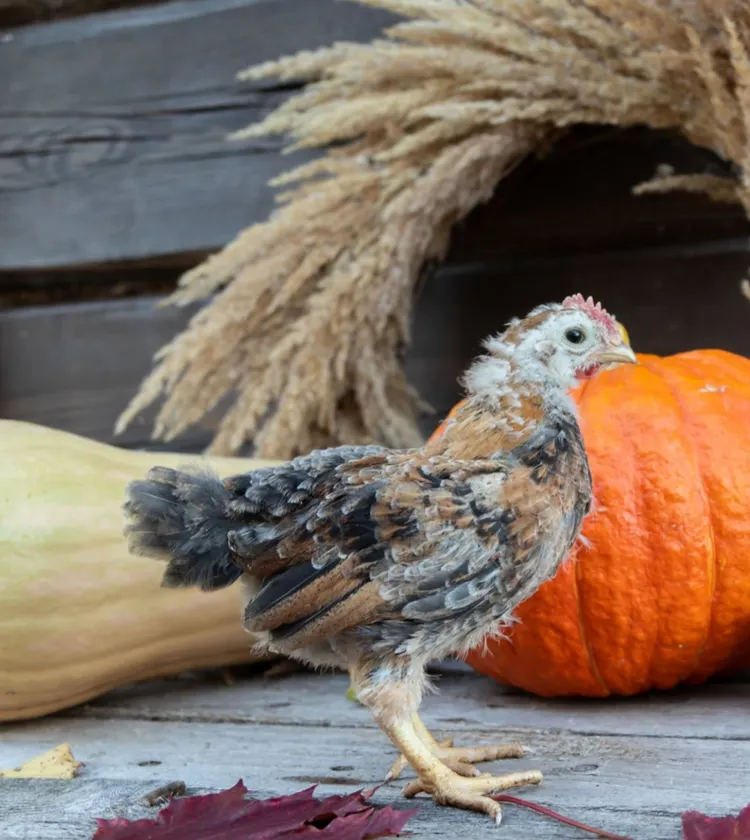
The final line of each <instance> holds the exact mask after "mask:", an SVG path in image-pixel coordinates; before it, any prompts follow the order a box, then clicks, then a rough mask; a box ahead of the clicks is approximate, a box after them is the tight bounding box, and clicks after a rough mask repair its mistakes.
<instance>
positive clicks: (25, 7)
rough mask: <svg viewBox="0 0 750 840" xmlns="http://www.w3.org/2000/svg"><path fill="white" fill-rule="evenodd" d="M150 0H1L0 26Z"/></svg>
mask: <svg viewBox="0 0 750 840" xmlns="http://www.w3.org/2000/svg"><path fill="white" fill-rule="evenodd" d="M150 2H152V0H0V27H11V26H24V25H28V24H30V23H40V22H41V21H50V20H62V19H63V18H69V17H75V16H76V15H84V14H91V13H92V12H102V11H105V10H108V9H125V8H130V7H132V6H145V5H148V4H149V3H150ZM193 2H199V0H193Z"/></svg>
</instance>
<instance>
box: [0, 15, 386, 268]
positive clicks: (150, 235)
mask: <svg viewBox="0 0 750 840" xmlns="http://www.w3.org/2000/svg"><path fill="white" fill-rule="evenodd" d="M393 20H394V18H393V16H392V15H388V14H385V13H384V12H382V11H379V10H376V9H372V8H366V7H362V6H359V5H358V4H356V3H351V2H341V0H202V2H200V3H196V2H190V1H189V0H186V2H176V3H169V4H163V5H159V6H155V7H145V8H138V9H132V10H128V11H123V12H114V13H110V14H101V15H92V16H87V17H84V18H78V19H74V20H70V21H63V22H58V23H52V24H43V25H38V26H31V27H27V28H24V29H21V30H17V31H16V32H14V33H11V35H10V36H9V37H8V38H6V39H4V40H3V42H0V78H1V79H3V85H2V86H0V138H2V139H0V195H1V196H2V202H3V213H2V217H1V219H0V269H9V268H39V267H44V266H65V265H78V264H87V263H95V262H109V261H113V260H121V259H140V258H145V257H149V256H153V255H170V254H174V253H182V252H185V251H188V252H195V251H198V250H210V249H213V248H216V247H218V246H220V245H223V244H224V243H225V242H226V241H228V240H229V239H230V238H232V237H233V236H234V235H235V234H236V233H237V232H238V231H239V230H240V229H241V228H242V227H243V226H245V225H247V224H248V223H250V222H253V221H258V220H260V219H263V218H265V217H266V216H267V215H268V213H269V212H270V211H271V209H272V206H273V200H272V194H271V192H270V190H269V189H268V188H267V187H266V183H267V181H268V179H269V178H272V177H273V176H274V175H276V174H278V173H279V172H280V171H282V170H283V169H285V168H287V167H289V166H290V165H292V164H293V163H294V161H295V160H297V161H301V160H304V159H306V158H309V156H310V155H302V154H300V155H296V156H292V157H282V156H281V154H280V153H279V147H280V142H279V141H277V140H275V139H274V140H270V141H265V140H261V141H253V142H247V143H236V142H229V141H228V140H227V135H228V134H229V133H230V132H232V131H234V130H236V129H239V128H241V127H243V126H245V125H247V124H248V123H250V122H253V121H255V120H257V119H259V118H261V117H262V116H263V115H264V114H266V113H267V112H268V111H269V109H271V108H272V107H274V106H275V105H277V104H278V103H279V102H280V101H281V100H282V98H283V97H284V95H285V93H284V91H283V90H275V89H268V86H266V89H264V91H263V92H258V91H257V90H255V89H254V88H253V86H250V85H241V84H239V83H238V82H237V81H236V74H237V73H238V72H239V71H240V70H242V69H244V68H245V67H247V66H248V65H250V64H252V63H254V62H259V61H265V60H269V59H273V58H276V57H277V56H279V55H280V54H285V53H291V52H296V51H297V50H300V49H311V48H314V47H317V46H322V45H325V44H328V43H330V42H332V41H335V40H358V41H361V40H365V39H368V38H371V37H373V36H376V35H377V34H378V33H379V32H380V31H381V29H382V27H383V25H385V24H386V23H388V22H391V21H393ZM6 80H8V81H6Z"/></svg>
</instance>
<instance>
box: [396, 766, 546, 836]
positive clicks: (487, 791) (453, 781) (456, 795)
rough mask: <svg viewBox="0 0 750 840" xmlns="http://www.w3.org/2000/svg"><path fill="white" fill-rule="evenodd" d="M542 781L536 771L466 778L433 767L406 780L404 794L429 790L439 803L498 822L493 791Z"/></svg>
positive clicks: (498, 811) (497, 809)
mask: <svg viewBox="0 0 750 840" xmlns="http://www.w3.org/2000/svg"><path fill="white" fill-rule="evenodd" d="M541 781H542V774H541V773H540V772H539V771H538V770H522V771H521V772H520V773H508V774H507V775H505V776H490V775H489V774H488V773H483V774H482V775H481V776H478V777H476V778H474V779H467V778H466V777H464V776H459V775H457V774H456V773H453V772H452V771H451V770H449V769H447V768H434V769H433V770H432V771H431V772H429V773H428V774H424V775H421V776H420V777H419V778H418V779H415V780H414V781H412V782H409V784H408V785H406V787H405V788H404V790H403V795H404V796H405V797H406V798H407V799H411V798H412V797H414V796H416V795H417V794H418V793H428V794H430V795H431V796H432V798H433V799H434V800H435V802H436V803H437V804H438V805H452V806H454V807H456V808H465V809H467V810H469V811H479V812H480V813H483V814H487V815H488V816H489V817H492V819H493V820H494V821H495V822H496V823H497V824H498V825H499V824H500V821H501V820H502V807H501V805H500V803H499V802H497V801H496V800H495V799H493V798H492V794H493V793H499V792H500V791H503V790H509V789H510V788H516V787H524V786H525V785H538V784H540V782H541Z"/></svg>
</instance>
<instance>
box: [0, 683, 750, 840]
mask: <svg viewBox="0 0 750 840" xmlns="http://www.w3.org/2000/svg"><path fill="white" fill-rule="evenodd" d="M455 679H456V681H457V684H456V686H455V688H454V689H452V690H450V691H449V692H444V693H443V695H442V696H440V697H438V698H432V699H430V700H428V701H427V702H426V703H425V708H426V709H429V708H431V707H433V710H434V707H440V708H441V710H442V711H441V718H442V719H443V720H444V721H445V723H446V724H449V723H450V726H446V728H453V727H454V724H453V722H454V721H456V720H461V721H463V723H464V725H463V726H462V731H461V732H460V736H459V738H458V741H459V743H467V744H471V743H478V742H492V741H497V740H503V739H508V738H509V737H521V738H522V739H523V741H524V743H526V744H527V746H528V747H530V748H531V750H533V755H530V756H527V757H526V758H523V759H521V760H518V761H512V762H511V761H507V762H497V763H496V764H495V765H492V769H493V770H494V771H496V772H502V771H505V770H515V769H521V768H523V767H539V768H540V769H542V771H543V772H544V773H545V781H544V784H543V785H542V786H541V787H540V788H539V789H529V790H524V791H522V792H521V794H520V795H522V796H523V797H525V798H528V799H530V800H533V801H535V802H540V803H542V804H544V805H547V806H549V807H551V808H555V809H557V810H560V811H562V812H563V813H566V814H568V815H570V816H573V817H575V818H577V819H579V820H583V821H586V822H588V823H590V824H593V825H596V826H597V827H599V828H602V829H607V830H609V831H614V832H618V833H620V834H625V835H628V836H631V837H642V838H648V840H674V838H676V837H677V836H679V831H680V813H681V812H682V811H683V810H687V809H692V808H696V809H699V810H703V811H705V812H707V813H711V814H714V815H724V814H726V813H733V812H734V813H736V812H737V811H738V810H739V809H740V808H741V807H743V806H744V805H745V804H746V802H747V786H746V784H745V781H744V777H743V776H742V774H741V773H737V772H736V768H737V767H743V766H746V764H747V763H748V761H750V740H749V736H750V729H749V728H748V727H749V726H750V724H748V721H747V715H746V714H743V713H742V712H741V711H740V710H739V709H738V708H735V707H732V706H731V705H729V706H728V705H727V697H726V695H725V694H723V693H722V692H721V691H719V692H718V693H717V694H716V695H714V696H713V697H712V694H711V692H699V693H700V694H701V695H702V699H701V700H700V701H698V704H697V705H696V706H695V707H694V710H695V711H696V712H697V713H696V715H695V717H692V718H691V717H690V716H689V715H687V714H685V711H684V709H685V707H686V706H689V705H690V699H689V698H690V694H688V695H687V697H686V698H685V699H684V700H683V702H682V703H681V704H680V703H679V702H675V700H674V699H670V697H671V695H664V697H663V698H641V699H640V700H635V701H627V702H625V703H619V702H617V701H613V702H610V703H608V704H607V708H608V709H609V710H610V711H609V713H607V714H605V715H599V714H597V712H594V710H592V709H590V705H591V704H589V703H579V704H555V703H551V704H549V705H551V706H556V705H557V706H559V707H560V708H559V710H558V712H557V723H556V725H551V720H550V717H549V715H547V716H545V714H544V713H543V712H540V711H539V709H538V707H537V704H536V701H535V700H531V699H529V698H526V697H517V698H516V703H517V705H516V708H515V710H514V715H513V720H511V716H510V715H509V716H508V718H491V717H490V715H491V714H492V713H493V708H492V707H491V706H488V701H489V700H491V699H492V693H491V691H490V688H491V687H484V688H483V687H482V686H481V685H480V684H478V682H477V680H476V679H474V678H466V677H456V678H455ZM297 680H303V682H297ZM284 682H285V681H282V682H280V683H274V684H273V685H275V688H273V689H269V688H268V687H267V686H266V687H265V688H263V686H264V685H265V684H264V683H263V682H262V681H250V682H248V683H246V684H244V685H238V686H235V687H233V688H226V687H225V688H215V689H203V691H204V692H205V693H206V694H205V696H206V698H209V697H210V695H214V694H223V695H225V701H224V702H225V704H226V705H227V707H228V708H231V710H232V714H236V713H237V712H238V711H240V710H248V709H260V708H261V707H263V706H268V705H269V703H274V702H275V703H276V704H280V703H283V702H293V704H294V705H295V706H296V707H298V708H299V709H301V710H302V711H301V712H300V714H301V715H302V716H303V717H304V709H305V708H306V707H307V705H308V703H315V704H317V703H320V702H322V701H324V702H325V707H326V714H325V718H324V720H323V721H321V722H320V723H319V724H313V723H309V722H303V721H302V719H301V718H300V719H298V720H297V721H295V722H294V723H293V724H292V725H290V723H291V722H290V721H285V722H284V724H283V725H282V724H278V723H262V722H256V723H248V722H244V723H243V722H240V721H239V720H238V719H237V718H236V717H233V718H232V720H233V721H234V722H218V723H203V722H196V721H192V722H186V721H184V720H183V721H182V722H181V721H180V720H179V718H177V719H176V720H175V719H173V720H164V721H150V720H138V719H133V720H111V719H101V720H91V719H85V718H80V717H79V718H75V717H73V716H71V715H70V714H64V715H61V716H56V717H55V718H49V719H44V720H39V721H36V722H31V723H26V724H22V725H16V726H10V727H5V729H4V732H3V741H2V747H0V764H10V765H14V764H17V763H19V762H21V761H23V760H25V759H27V758H29V757H31V756H33V755H35V754H37V753H39V752H42V751H44V750H46V749H48V748H49V747H50V746H53V745H55V744H57V743H61V742H63V741H65V742H69V743H70V744H71V745H72V748H73V752H74V755H75V756H76V758H77V759H79V760H82V761H84V762H85V767H84V769H83V771H82V774H81V777H80V778H79V779H77V780H74V781H73V782H64V783H63V782H35V781H11V782H6V783H4V784H3V785H1V786H0V813H2V815H3V817H2V819H3V838H4V840H29V838H30V837H31V836H32V834H31V833H30V832H33V837H34V840H52V839H53V838H54V839H55V840H58V838H62V837H64V838H66V840H68V838H71V839H72V838H81V840H83V838H87V839H88V838H90V836H91V833H92V825H93V817H94V816H104V817H113V816H128V817H130V818H135V817H144V816H153V815H154V811H152V810H148V809H146V808H145V807H144V806H143V805H142V804H140V803H139V801H138V798H139V797H140V796H142V795H143V794H145V793H146V792H147V791H149V790H151V789H153V788H154V787H156V786H158V785H161V784H164V783H165V782H168V781H173V780H177V779H180V780H182V781H184V782H185V783H186V785H187V787H188V792H189V793H197V792H202V791H208V790H217V789H220V788H222V787H226V786H229V785H231V784H234V783H235V782H236V781H237V779H238V778H242V779H243V780H244V781H245V783H246V784H247V786H248V787H249V788H250V789H251V790H255V791H257V792H258V793H259V794H260V795H262V796H270V795H278V794H282V793H290V792H292V791H294V790H299V789H300V788H304V787H308V786H309V785H310V784H314V783H315V782H321V785H320V788H319V793H321V794H322V793H327V792H338V793H342V792H350V791H353V790H356V789H361V788H363V787H365V788H366V787H370V786H372V785H375V784H378V783H379V782H380V781H381V780H382V778H383V775H384V773H385V771H386V769H387V768H388V766H389V763H390V761H391V760H392V759H393V758H394V751H393V748H392V747H391V746H390V745H389V744H388V742H387V741H386V739H385V736H383V735H382V734H381V733H380V732H379V731H378V730H377V729H375V728H373V727H372V726H371V725H367V726H364V725H362V723H363V722H364V720H365V717H366V713H365V712H364V710H361V709H359V708H358V707H356V706H353V704H351V703H350V701H348V700H346V699H345V697H344V686H345V681H344V680H343V679H342V678H340V677H325V676H314V675H308V676H306V677H304V678H303V677H299V678H294V681H293V683H292V684H290V685H288V686H287V687H286V688H285V687H284ZM462 682H463V687H462V686H461V683H462ZM497 691H498V690H497V689H496V692H497ZM269 692H270V693H269ZM500 696H502V695H500ZM745 699H746V698H745ZM181 702H182V714H183V715H185V714H187V713H189V711H190V709H191V708H194V707H195V706H196V704H200V703H201V702H203V703H204V704H205V702H207V700H205V699H204V701H201V698H200V696H196V693H195V692H187V693H184V694H183V695H182V701H181ZM545 705H546V704H545ZM698 707H700V711H699V712H698ZM631 708H632V709H633V714H632V719H633V720H640V721H641V723H640V724H639V726H640V728H641V729H642V730H645V731H646V734H633V733H628V734H626V735H623V734H620V733H619V729H620V728H621V727H619V726H618V723H617V718H618V713H622V711H623V710H626V711H627V710H628V709H631ZM467 709H468V710H469V711H468V715H469V716H471V717H474V716H475V715H481V716H480V719H479V720H478V721H475V722H471V723H470V724H468V721H467V720H466V718H467ZM352 710H353V711H354V712H356V715H357V718H358V720H357V721H353V719H352ZM598 711H601V710H598ZM426 717H427V720H428V721H429V722H430V723H432V722H433V719H434V715H432V714H428V715H427V716H426ZM580 718H583V719H584V720H586V719H587V718H588V720H592V719H597V720H599V719H601V720H602V721H603V722H602V723H601V724H599V727H598V732H597V733H594V732H590V731H587V730H586V728H585V726H581V721H580ZM668 719H671V720H672V721H674V724H673V725H672V727H671V729H668V730H667V732H664V733H661V732H660V729H661V728H662V725H663V723H664V721H666V720H668ZM719 719H722V720H724V721H725V722H726V723H729V729H728V730H727V731H726V732H725V733H722V732H721V731H720V729H719V728H718V723H717V721H718V720H719ZM360 720H361V721H362V723H360ZM513 721H515V723H514V722H513ZM519 721H523V723H522V724H520V725H519ZM649 721H651V723H650V724H649V723H648V722H649ZM700 721H702V722H703V724H704V725H705V726H706V727H708V728H709V729H712V731H713V735H712V736H711V737H705V730H704V731H703V733H704V734H703V736H700V735H699V736H698V737H695V732H694V729H695V727H696V723H697V725H698V730H699V731H701V730H700ZM680 723H681V727H682V731H678V726H679V724H680ZM467 724H468V725H467ZM440 726H441V729H442V728H443V725H442V724H441V725H440ZM665 736H666V737H665ZM154 761H158V762H160V763H159V764H158V765H153V764H150V765H147V766H143V765H142V764H140V762H154ZM399 790H400V783H398V782H397V783H393V784H389V785H386V786H385V787H383V788H381V789H380V790H379V791H378V793H377V795H376V801H378V802H380V803H386V802H394V803H396V804H397V805H399V806H401V807H403V806H404V805H405V804H406V803H404V802H403V800H401V799H400V797H399ZM417 804H419V805H420V811H419V814H418V816H417V817H416V819H415V820H414V821H413V822H412V823H411V824H410V825H409V829H410V830H411V831H413V832H414V836H415V837H416V838H425V840H427V838H440V839H441V840H442V838H446V840H447V838H452V837H456V836H459V835H460V834H465V833H466V832H467V831H470V832H471V836H472V838H476V840H485V838H487V840H489V839H490V838H495V837H497V836H498V834H497V831H498V829H497V828H496V827H495V826H493V825H492V823H490V822H489V821H487V820H484V819H482V818H481V817H479V816H475V815H472V814H466V813H461V812H456V811H453V810H446V809H437V808H435V807H434V806H433V805H432V804H431V803H430V802H429V801H426V800H417ZM502 831H503V836H504V837H507V838H509V840H521V838H527V837H529V836H532V832H533V833H534V834H539V833H541V834H542V836H544V837H549V838H555V840H557V839H558V838H559V839H560V840H562V838H570V840H573V838H575V837H579V836H581V835H580V834H579V833H577V832H575V831H574V830H572V829H570V828H567V827H565V826H561V825H559V824H557V823H554V822H552V821H549V820H546V819H543V818H541V817H539V816H537V815H535V814H532V813H530V812H528V811H524V810H522V809H519V808H514V807H510V806H508V807H506V809H505V820H504V825H503V829H502Z"/></svg>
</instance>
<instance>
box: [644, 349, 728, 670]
mask: <svg viewBox="0 0 750 840" xmlns="http://www.w3.org/2000/svg"><path fill="white" fill-rule="evenodd" d="M646 367H647V368H648V369H649V370H650V371H651V372H652V373H655V374H657V375H658V376H659V377H660V378H661V380H662V382H663V383H664V387H665V388H666V389H667V390H668V391H669V393H670V394H671V395H672V397H673V399H674V401H675V404H676V405H677V409H678V411H679V412H680V416H681V417H682V420H683V423H684V429H685V434H686V437H687V438H688V440H689V441H690V445H691V446H692V447H693V452H694V454H695V459H696V463H697V464H698V470H697V472H698V481H699V484H700V492H701V498H702V499H703V501H704V502H705V505H706V509H707V516H706V519H707V523H708V541H709V546H710V550H709V555H708V577H709V580H710V581H711V598H710V603H713V599H714V597H715V595H716V533H715V528H714V514H713V506H712V505H711V498H710V496H709V493H708V488H707V487H706V482H705V479H704V478H703V470H702V469H701V452H700V447H699V446H698V443H697V441H696V440H695V436H694V434H693V429H692V424H691V423H689V422H688V421H689V419H690V417H689V412H688V410H687V408H686V407H685V404H684V403H683V402H682V400H681V399H680V395H679V392H678V389H676V388H675V387H674V386H673V385H672V384H671V383H670V381H669V379H668V377H666V376H663V375H662V373H661V371H659V370H654V368H653V367H652V366H651V365H650V364H646ZM713 624H714V611H713V610H709V617H708V622H707V623H706V630H705V632H704V634H703V640H702V641H701V643H700V645H699V646H698V650H697V652H696V654H695V658H694V659H693V663H692V667H691V669H690V675H692V674H693V673H694V672H695V670H696V669H697V668H698V666H699V665H700V661H701V658H702V656H703V653H704V652H705V650H706V645H707V644H708V640H709V639H710V638H711V630H712V629H713ZM690 675H686V676H690Z"/></svg>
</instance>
